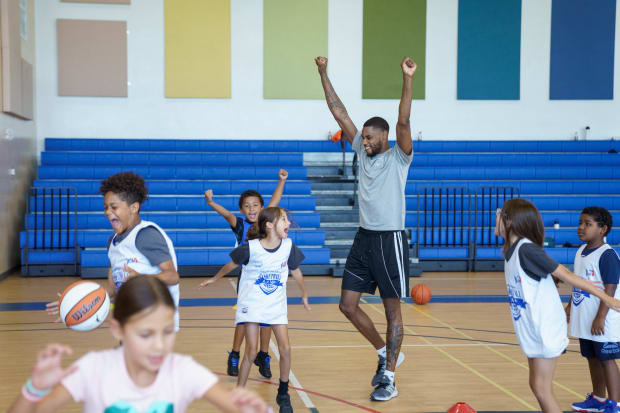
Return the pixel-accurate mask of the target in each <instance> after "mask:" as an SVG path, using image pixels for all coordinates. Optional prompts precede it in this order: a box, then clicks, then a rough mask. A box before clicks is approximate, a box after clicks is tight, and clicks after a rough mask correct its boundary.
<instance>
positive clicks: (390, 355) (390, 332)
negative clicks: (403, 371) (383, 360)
mask: <svg viewBox="0 0 620 413" xmlns="http://www.w3.org/2000/svg"><path fill="white" fill-rule="evenodd" d="M402 343H403V325H402V324H396V325H391V324H389V323H388V328H387V343H386V344H387V346H386V350H387V363H388V364H387V365H386V368H387V369H388V370H390V371H394V369H395V368H396V361H397V360H398V353H399V352H400V346H401V344H402Z"/></svg>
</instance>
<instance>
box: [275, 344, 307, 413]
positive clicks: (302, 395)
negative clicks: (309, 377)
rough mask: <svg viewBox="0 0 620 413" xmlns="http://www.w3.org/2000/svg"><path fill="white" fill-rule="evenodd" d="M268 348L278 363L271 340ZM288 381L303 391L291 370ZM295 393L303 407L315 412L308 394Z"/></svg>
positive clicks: (276, 347)
mask: <svg viewBox="0 0 620 413" xmlns="http://www.w3.org/2000/svg"><path fill="white" fill-rule="evenodd" d="M269 348H270V349H271V351H273V354H274V355H275V356H276V358H277V359H278V362H279V361H280V352H279V351H278V346H276V345H275V344H274V342H273V340H269ZM288 378H289V380H290V381H291V383H293V386H295V387H296V388H298V389H303V387H302V386H301V383H299V380H297V377H295V374H293V369H290V370H289V377H288ZM295 391H296V392H297V394H298V395H299V398H300V399H301V401H303V402H304V405H305V406H306V407H307V408H308V409H309V410H311V411H315V410H316V406H315V405H314V403H312V400H310V397H309V396H308V393H306V392H305V391H303V390H301V391H300V390H295Z"/></svg>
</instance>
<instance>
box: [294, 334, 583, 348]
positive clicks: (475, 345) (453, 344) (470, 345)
mask: <svg viewBox="0 0 620 413" xmlns="http://www.w3.org/2000/svg"><path fill="white" fill-rule="evenodd" d="M406 336H407V337H420V336H417V335H413V334H407V335H406ZM578 345H579V344H569V346H578ZM435 346H437V347H482V346H494V347H514V345H513V344H509V343H492V344H483V343H458V344H457V343H437V344H402V345H401V347H435ZM291 348H298V349H322V348H368V344H360V345H353V344H352V345H345V346H337V345H333V346H331V345H325V346H292V347H291Z"/></svg>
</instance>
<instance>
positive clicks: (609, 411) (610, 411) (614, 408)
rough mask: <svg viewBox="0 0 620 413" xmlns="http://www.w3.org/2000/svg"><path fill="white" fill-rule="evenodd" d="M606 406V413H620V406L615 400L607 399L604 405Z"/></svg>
mask: <svg viewBox="0 0 620 413" xmlns="http://www.w3.org/2000/svg"><path fill="white" fill-rule="evenodd" d="M603 405H604V406H605V410H603V412H604V413H618V412H620V406H618V403H616V402H615V401H613V400H610V399H607V401H606V402H605V403H604V404H603Z"/></svg>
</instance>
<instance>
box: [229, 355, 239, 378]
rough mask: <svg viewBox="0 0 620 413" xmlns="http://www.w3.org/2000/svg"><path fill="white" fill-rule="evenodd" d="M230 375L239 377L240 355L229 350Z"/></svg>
mask: <svg viewBox="0 0 620 413" xmlns="http://www.w3.org/2000/svg"><path fill="white" fill-rule="evenodd" d="M228 375H229V376H235V377H237V376H238V375H239V356H238V353H237V354H233V353H231V352H228Z"/></svg>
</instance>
